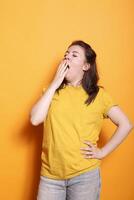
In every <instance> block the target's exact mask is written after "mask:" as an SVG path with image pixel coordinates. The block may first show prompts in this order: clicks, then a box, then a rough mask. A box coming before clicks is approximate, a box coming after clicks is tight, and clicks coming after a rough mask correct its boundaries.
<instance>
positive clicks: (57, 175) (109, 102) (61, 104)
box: [41, 85, 118, 179]
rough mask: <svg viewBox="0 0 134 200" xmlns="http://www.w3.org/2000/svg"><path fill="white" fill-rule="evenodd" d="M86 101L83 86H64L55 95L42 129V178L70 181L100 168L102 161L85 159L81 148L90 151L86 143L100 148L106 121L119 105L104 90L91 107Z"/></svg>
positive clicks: (101, 89)
mask: <svg viewBox="0 0 134 200" xmlns="http://www.w3.org/2000/svg"><path fill="white" fill-rule="evenodd" d="M45 89H46V88H43V91H45ZM87 97H88V94H87V93H86V91H85V90H84V89H83V87H82V85H80V86H76V87H75V86H71V85H65V86H64V88H62V89H61V90H60V91H59V95H58V93H57V92H55V93H54V96H53V98H52V101H51V104H50V106H49V110H48V113H47V116H46V119H45V121H44V127H43V128H44V130H43V132H44V134H43V142H42V154H41V161H42V165H41V175H42V176H47V177H50V178H53V179H68V178H72V177H74V176H76V175H80V174H82V173H84V172H87V171H90V170H92V169H95V168H96V167H98V166H99V165H100V163H101V160H100V159H93V158H84V156H83V155H82V153H81V150H80V147H87V144H85V143H83V141H84V140H89V141H91V142H92V143H93V144H97V141H98V139H99V134H100V131H101V127H102V122H103V119H104V118H108V116H107V112H108V110H109V109H110V107H112V106H114V105H118V104H117V103H116V102H115V101H114V100H113V98H112V97H111V95H110V94H109V93H108V92H107V91H106V90H105V89H103V88H100V89H99V92H98V94H97V96H96V98H95V100H94V102H93V103H91V104H90V105H88V106H87V104H85V103H84V101H85V100H86V99H87Z"/></svg>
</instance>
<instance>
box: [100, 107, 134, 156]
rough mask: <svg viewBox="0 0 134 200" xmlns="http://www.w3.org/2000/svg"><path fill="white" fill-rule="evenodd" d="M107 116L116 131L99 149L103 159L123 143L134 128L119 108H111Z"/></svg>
mask: <svg viewBox="0 0 134 200" xmlns="http://www.w3.org/2000/svg"><path fill="white" fill-rule="evenodd" d="M108 116H109V118H110V119H111V120H112V122H113V123H115V124H116V125H117V129H116V131H115V132H114V134H113V135H112V137H111V138H110V140H109V141H108V142H107V144H106V145H104V146H103V148H102V149H101V150H102V153H103V156H104V157H105V156H106V155H108V154H109V153H110V152H112V151H113V150H114V149H115V148H117V146H118V145H119V144H120V143H122V142H123V140H124V139H125V138H126V137H127V136H128V134H129V132H130V131H131V130H132V128H133V127H134V126H133V124H132V123H131V122H130V120H129V119H128V117H127V116H126V115H125V113H124V112H123V111H122V110H121V108H120V107H119V106H113V107H112V108H111V109H110V110H109V112H108Z"/></svg>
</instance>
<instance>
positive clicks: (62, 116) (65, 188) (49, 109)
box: [31, 40, 133, 200]
mask: <svg viewBox="0 0 134 200" xmlns="http://www.w3.org/2000/svg"><path fill="white" fill-rule="evenodd" d="M98 80H99V76H98V72H97V66H96V53H95V51H94V50H93V49H92V48H91V46H90V45H89V44H87V43H85V42H84V41H81V40H77V41H73V42H72V43H71V44H70V45H69V47H68V49H67V51H66V53H65V55H64V59H63V60H62V61H61V62H60V64H59V67H58V70H57V72H56V75H55V77H54V79H53V81H52V82H51V84H50V85H49V86H47V87H45V88H43V94H42V96H41V98H40V99H39V100H38V102H37V103H36V104H35V105H34V107H33V108H32V111H31V123H32V124H33V125H35V126H37V125H38V124H40V123H44V135H43V143H42V155H41V159H42V165H41V176H40V183H39V188H38V195H37V200H99V199H100V191H101V175H100V163H101V159H103V158H104V157H106V156H107V155H108V154H109V153H110V152H112V151H113V150H114V149H115V148H116V147H117V146H118V145H119V144H120V143H121V142H122V141H123V140H124V139H125V138H126V137H127V135H128V133H129V132H130V130H131V129H132V128H133V125H132V123H131V122H130V121H129V119H128V117H127V116H126V115H125V113H123V111H122V110H121V108H120V107H119V105H118V104H117V103H116V102H115V101H114V100H113V98H112V97H111V95H110V94H109V93H108V92H107V91H106V90H105V89H104V87H102V86H99V85H98V84H97V83H98ZM105 118H110V119H111V121H112V122H113V123H114V124H116V125H117V129H116V131H115V133H114V135H113V136H112V137H111V138H110V140H109V141H108V142H107V144H105V145H104V146H103V147H102V148H98V147H97V141H98V139H99V134H100V131H101V127H102V123H103V119H105Z"/></svg>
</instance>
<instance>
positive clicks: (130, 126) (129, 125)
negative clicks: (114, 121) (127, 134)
mask: <svg viewBox="0 0 134 200" xmlns="http://www.w3.org/2000/svg"><path fill="white" fill-rule="evenodd" d="M126 128H127V129H128V131H131V130H132V129H133V128H134V125H133V124H132V123H130V122H127V123H126Z"/></svg>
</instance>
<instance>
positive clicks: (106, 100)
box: [102, 89, 118, 118]
mask: <svg viewBox="0 0 134 200" xmlns="http://www.w3.org/2000/svg"><path fill="white" fill-rule="evenodd" d="M102 103H103V118H108V115H107V113H108V111H109V109H110V108H111V107H112V106H117V105H118V103H117V101H116V100H115V99H114V98H113V97H112V96H111V94H110V93H109V92H107V91H106V90H105V89H103V92H102Z"/></svg>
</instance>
